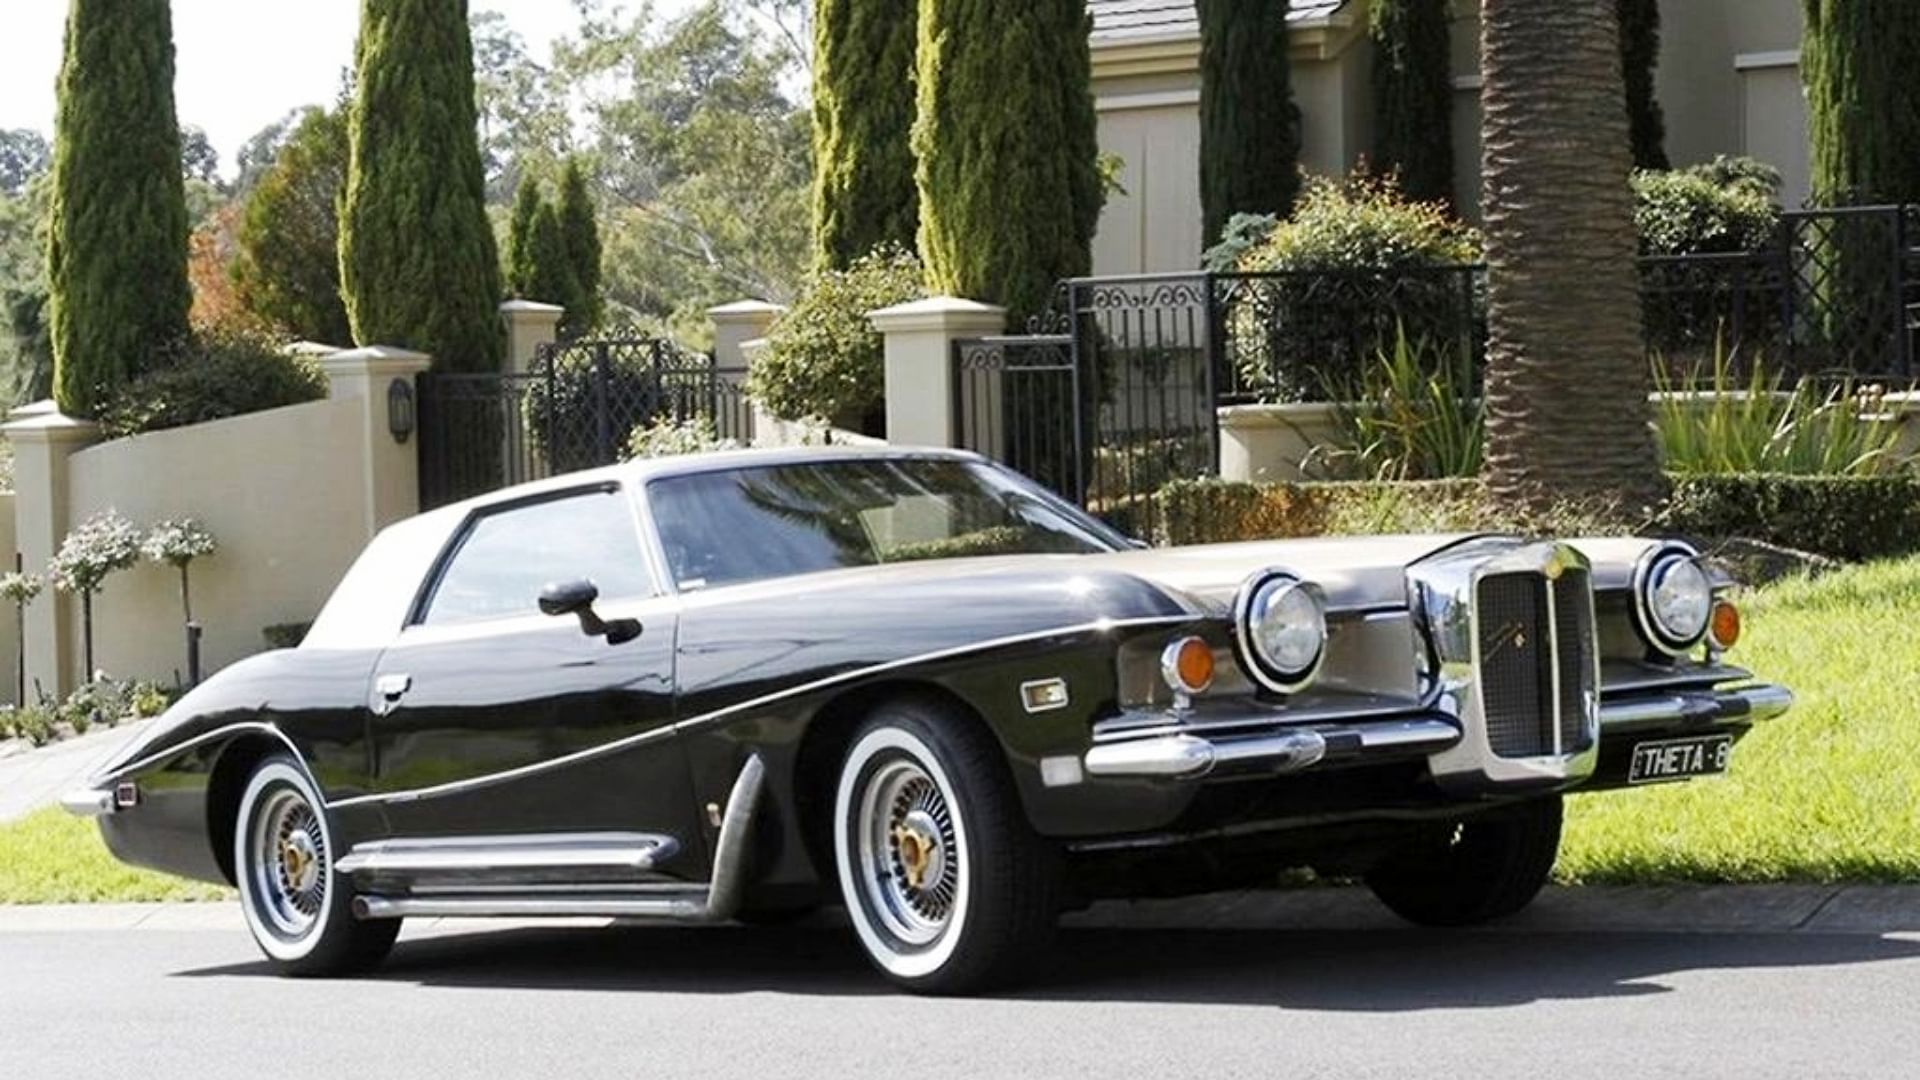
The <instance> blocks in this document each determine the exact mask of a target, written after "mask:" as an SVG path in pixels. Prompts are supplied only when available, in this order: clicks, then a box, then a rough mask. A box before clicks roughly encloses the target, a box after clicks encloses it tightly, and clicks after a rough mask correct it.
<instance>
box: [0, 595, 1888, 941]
mask: <svg viewBox="0 0 1920 1080" xmlns="http://www.w3.org/2000/svg"><path fill="white" fill-rule="evenodd" d="M1743 609H1744V611H1745V612H1746V615H1747V637H1746V640H1745V641H1743V642H1742V643H1741V645H1740V647H1739V648H1738V649H1736V650H1735V651H1734V653H1733V659H1734V660H1735V661H1736V662H1738V663H1740V664H1742V665H1744V666H1747V667H1750V668H1752V669H1753V670H1754V671H1756V672H1759V673H1760V674H1761V676H1762V677H1764V678H1767V679H1769V680H1775V681H1779V682H1784V683H1786V684H1787V685H1788V686H1791V687H1792V688H1793V690H1794V692H1795V693H1796V694H1798V695H1799V703H1798V704H1797V705H1796V706H1795V707H1794V710H1793V711H1792V712H1790V713H1788V714H1787V715H1786V716H1785V717H1783V718H1781V719H1779V720H1775V721H1772V722H1770V723H1768V724H1763V725H1761V727H1760V728H1759V729H1758V730H1757V731H1755V733H1754V734H1753V735H1752V736H1750V737H1749V738H1747V739H1746V740H1745V741H1744V742H1742V743H1741V744H1740V746H1739V747H1738V748H1737V749H1736V750H1735V751H1734V764H1733V773H1732V775H1731V776H1729V777H1726V778H1724V779H1720V780H1709V781H1695V782H1694V783H1691V784H1685V785H1678V786H1672V787H1663V788H1653V789H1646V790H1640V791H1622V792H1609V793H1606V794H1600V795H1583V796H1578V797H1576V798H1574V799H1573V800H1572V803H1571V807H1570V811H1569V824H1568V833H1567V840H1566V845H1565V847H1564V849H1563V851H1562V854H1561V859H1560V869H1559V874H1560V877H1561V879H1562V880H1564V881H1568V882H1576V883H1577V882H1593V883H1598V882H1614V883H1627V882H1655V881H1701V882H1766V881H1797V882H1840V881H1880V882H1891V881H1904V882H1920V559H1909V560H1905V561H1901V562H1890V563H1879V564H1875V565H1872V566H1864V567H1856V568H1853V569H1849V570H1845V571H1841V572H1839V573H1835V574H1830V575H1828V576H1826V577H1823V578H1821V579H1819V580H1817V581H1789V582H1785V583H1782V584H1779V585H1775V586H1773V587H1771V588H1768V589H1764V590H1761V591H1760V592H1758V593H1756V594H1754V595H1751V596H1749V597H1747V599H1746V602H1745V603H1744V604H1743ZM226 895H228V892H227V890H224V889H218V888H214V887H212V886H208V885H201V884H197V883H193V882H184V881H176V880H174V879H172V878H168V877H163V876H161V875H158V874H150V873H147V872H146V871H143V870H134V869H131V868H129V867H126V866H123V865H121V864H120V863H118V862H116V861H115V860H114V859H113V857H112V856H110V855H108V854H107V849H106V846H105V845H104V844H103V843H101V841H100V835H99V832H98V830H97V829H96V828H95V826H94V825H93V823H92V822H87V821H81V820H79V819H78V818H73V817H70V816H68V815H67V814H66V813H64V812H63V811H61V810H58V809H49V810H43V811H41V812H39V813H37V814H34V815H33V816H31V817H28V818H25V819H23V820H21V821H16V822H12V823H10V824H6V825H0V903H11V904H22V903H26V904H32V903H56V902H75V901H131V900H208V899H218V898H220V897H223V896H226Z"/></svg>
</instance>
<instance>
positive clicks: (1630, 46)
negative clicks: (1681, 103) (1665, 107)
mask: <svg viewBox="0 0 1920 1080" xmlns="http://www.w3.org/2000/svg"><path fill="white" fill-rule="evenodd" d="M1614 3H1615V7H1616V8H1617V9H1618V10H1619V14H1620V62H1621V66H1622V67H1623V68H1624V69H1625V73H1626V79H1627V119H1628V127H1629V130H1630V131H1631V134H1632V138H1633V166H1634V168H1636V169H1665V168H1668V167H1669V165H1668V162H1667V148H1666V141H1667V118H1666V115H1665V114H1664V113H1663V112H1662V111H1661V109H1660V101H1659V99H1658V98H1656V97H1655V96H1654V88H1653V72H1654V69H1655V68H1657V67H1659V66H1660V0H1614Z"/></svg>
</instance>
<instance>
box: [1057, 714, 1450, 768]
mask: <svg viewBox="0 0 1920 1080" xmlns="http://www.w3.org/2000/svg"><path fill="white" fill-rule="evenodd" d="M1459 741H1460V725H1458V724H1456V723H1455V722H1454V721H1452V720H1450V719H1448V718H1446V717H1444V716H1440V715H1438V714H1432V715H1426V716H1415V717H1411V718H1405V719H1396V720H1376V721H1369V722H1366V723H1355V724H1308V725H1301V726H1299V727H1292V728H1287V729H1284V730H1281V731H1273V732H1267V733H1264V734H1259V735H1249V736H1239V737H1233V738H1225V737H1220V738H1211V739H1209V738H1202V737H1200V736H1198V735H1194V734H1187V733H1180V734H1167V735H1155V736H1151V737H1147V738H1140V739H1126V740H1120V741H1115V742H1109V743H1102V744H1100V745H1098V746H1095V747H1093V748H1092V749H1090V750H1088V751H1087V753H1086V759H1085V761H1086V768H1087V773H1088V774H1089V775H1092V776H1103V777H1121V776H1143V777H1158V778H1163V779H1182V780H1194V779H1198V778H1200V777H1202V776H1206V775H1208V774H1210V773H1214V772H1227V771H1245V772H1248V773H1258V774H1262V775H1267V776H1286V775H1289V774H1292V773H1298V772H1304V771H1306V770H1308V769H1311V768H1313V767H1315V766H1316V765H1321V764H1325V763H1333V762H1339V761H1342V760H1346V759H1349V758H1362V757H1364V758H1366V759H1368V760H1373V761H1384V760H1391V759H1395V758H1417V757H1424V756H1426V755H1427V754H1431V753H1435V752H1438V751H1440V750H1444V749H1446V748H1447V747H1449V746H1452V745H1454V744H1455V743H1458V742H1459Z"/></svg>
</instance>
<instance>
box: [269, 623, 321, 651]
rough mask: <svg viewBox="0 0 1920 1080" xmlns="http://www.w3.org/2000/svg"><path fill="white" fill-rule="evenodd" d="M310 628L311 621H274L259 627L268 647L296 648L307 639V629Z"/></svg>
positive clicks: (311, 625)
mask: <svg viewBox="0 0 1920 1080" xmlns="http://www.w3.org/2000/svg"><path fill="white" fill-rule="evenodd" d="M311 629H313V624H312V623H311V622H293V623H275V624H273V625H272V626H263V627H261V628H260V637H261V638H262V639H263V640H264V641H266V643H267V648H269V649H297V648H299V647H300V643H301V642H302V641H305V640H306V639H307V631H309V630H311Z"/></svg>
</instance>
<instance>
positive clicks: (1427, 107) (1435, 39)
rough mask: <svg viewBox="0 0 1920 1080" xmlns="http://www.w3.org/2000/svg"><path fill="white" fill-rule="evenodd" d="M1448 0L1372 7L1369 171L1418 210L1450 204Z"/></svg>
mask: <svg viewBox="0 0 1920 1080" xmlns="http://www.w3.org/2000/svg"><path fill="white" fill-rule="evenodd" d="M1448 7H1449V3H1448V0H1376V2H1375V3H1374V6H1373V22H1372V26H1371V32H1372V36H1373V165H1374V167H1375V168H1377V169H1380V170H1383V171H1386V172H1391V173H1394V174H1396V175H1398V177H1399V180H1400V190H1401V191H1404V192H1405V193H1406V194H1407V197H1409V198H1411V199H1415V200H1418V201H1421V202H1447V203H1450V202H1452V201H1453V78H1452V74H1451V72H1450V70H1449V65H1450V64H1451V63H1452V39H1451V36H1450V30H1451V28H1450V26H1449V18H1448Z"/></svg>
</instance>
